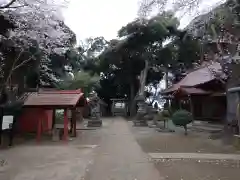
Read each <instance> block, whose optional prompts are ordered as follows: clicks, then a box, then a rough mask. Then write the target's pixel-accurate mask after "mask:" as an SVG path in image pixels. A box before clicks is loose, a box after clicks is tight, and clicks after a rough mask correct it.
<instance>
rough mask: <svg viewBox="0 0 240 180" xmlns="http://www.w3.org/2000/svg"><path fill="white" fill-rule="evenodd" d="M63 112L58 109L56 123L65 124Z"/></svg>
mask: <svg viewBox="0 0 240 180" xmlns="http://www.w3.org/2000/svg"><path fill="white" fill-rule="evenodd" d="M63 112H64V111H63V110H62V109H61V110H60V109H58V110H56V114H55V121H56V123H60V124H61V123H63V122H64V115H63Z"/></svg>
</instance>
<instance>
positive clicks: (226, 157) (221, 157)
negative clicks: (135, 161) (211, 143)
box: [149, 153, 240, 160]
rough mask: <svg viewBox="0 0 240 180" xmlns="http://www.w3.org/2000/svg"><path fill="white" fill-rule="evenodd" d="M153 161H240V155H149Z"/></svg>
mask: <svg viewBox="0 0 240 180" xmlns="http://www.w3.org/2000/svg"><path fill="white" fill-rule="evenodd" d="M149 156H150V157H151V158H152V159H206V160H207V159H208V160H240V155H239V154H217V153H216V154H215V153H214V154H205V153H149Z"/></svg>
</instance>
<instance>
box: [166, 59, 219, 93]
mask: <svg viewBox="0 0 240 180" xmlns="http://www.w3.org/2000/svg"><path fill="white" fill-rule="evenodd" d="M221 70H222V68H221V65H220V64H219V63H217V62H215V63H213V64H210V65H207V66H205V67H201V68H198V69H196V70H194V71H192V72H190V73H188V74H187V75H186V76H185V77H184V78H183V79H182V80H181V81H179V82H178V83H176V84H174V85H173V86H172V87H170V88H168V89H166V90H164V91H163V92H162V93H170V92H173V91H176V90H178V89H179V88H180V87H194V86H197V85H199V84H204V83H207V82H209V81H212V80H214V79H216V77H215V76H214V75H213V73H212V71H214V72H221Z"/></svg>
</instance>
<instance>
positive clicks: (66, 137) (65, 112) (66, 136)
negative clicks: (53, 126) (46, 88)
mask: <svg viewBox="0 0 240 180" xmlns="http://www.w3.org/2000/svg"><path fill="white" fill-rule="evenodd" d="M67 139H68V116H67V109H64V130H63V140H64V141H67Z"/></svg>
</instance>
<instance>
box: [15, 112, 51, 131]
mask: <svg viewBox="0 0 240 180" xmlns="http://www.w3.org/2000/svg"><path fill="white" fill-rule="evenodd" d="M52 114H53V110H45V109H40V108H26V109H24V112H23V113H22V115H21V117H20V118H19V120H18V121H19V125H18V126H17V127H18V132H20V133H37V131H38V121H39V119H41V120H42V121H43V122H42V132H47V131H49V132H50V131H51V129H52Z"/></svg>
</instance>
